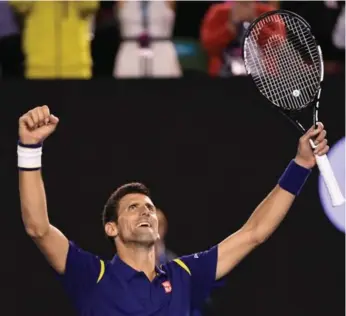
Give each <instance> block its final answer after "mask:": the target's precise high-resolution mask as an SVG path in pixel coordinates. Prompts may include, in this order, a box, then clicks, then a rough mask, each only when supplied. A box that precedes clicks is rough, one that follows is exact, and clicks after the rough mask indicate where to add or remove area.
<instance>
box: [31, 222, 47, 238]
mask: <svg viewBox="0 0 346 316" xmlns="http://www.w3.org/2000/svg"><path fill="white" fill-rule="evenodd" d="M48 230H49V226H46V225H45V226H42V227H40V226H36V225H28V226H26V227H25V231H26V233H27V235H28V236H29V237H30V238H32V239H40V238H43V237H44V236H45V235H46V234H47V233H48Z"/></svg>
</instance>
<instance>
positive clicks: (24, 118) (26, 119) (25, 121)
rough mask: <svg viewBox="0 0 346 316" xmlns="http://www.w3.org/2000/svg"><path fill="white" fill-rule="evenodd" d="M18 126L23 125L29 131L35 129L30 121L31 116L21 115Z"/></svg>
mask: <svg viewBox="0 0 346 316" xmlns="http://www.w3.org/2000/svg"><path fill="white" fill-rule="evenodd" d="M19 124H25V125H26V126H27V127H29V128H30V129H33V128H34V127H35V123H34V121H33V120H32V118H31V116H30V115H28V114H25V115H23V116H22V117H21V118H20V119H19Z"/></svg>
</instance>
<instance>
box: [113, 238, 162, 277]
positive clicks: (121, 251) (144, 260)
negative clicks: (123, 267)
mask: <svg viewBox="0 0 346 316" xmlns="http://www.w3.org/2000/svg"><path fill="white" fill-rule="evenodd" d="M117 252H118V256H119V258H120V259H121V260H122V261H124V262H125V263H126V264H127V265H129V266H130V267H131V268H133V269H135V270H137V271H143V272H144V273H145V275H146V276H147V278H148V279H149V280H150V281H152V280H153V279H154V278H155V275H156V272H155V247H154V246H152V247H143V246H139V245H136V244H123V243H121V244H120V243H119V244H118V245H117Z"/></svg>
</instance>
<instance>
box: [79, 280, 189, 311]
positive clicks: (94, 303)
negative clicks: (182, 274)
mask: <svg viewBox="0 0 346 316" xmlns="http://www.w3.org/2000/svg"><path fill="white" fill-rule="evenodd" d="M87 305H88V307H87V309H86V311H85V313H83V316H84V315H85V316H86V315H88V316H91V315H98V316H118V315H119V316H120V315H121V316H125V315H132V316H177V315H179V316H180V315H181V316H188V315H189V313H190V312H189V311H190V291H189V285H188V284H183V283H182V282H181V280H179V279H178V278H168V277H167V276H161V277H157V278H155V279H154V280H153V281H152V282H150V281H149V280H148V279H147V278H146V277H145V275H144V274H141V273H139V274H137V275H136V276H134V277H133V278H131V279H130V280H124V279H121V278H118V277H116V276H114V275H109V274H108V275H107V274H106V275H105V276H104V277H103V279H102V280H101V282H100V283H99V284H98V285H97V286H96V288H95V291H94V293H93V295H92V297H91V299H90V301H89V302H88V304H87Z"/></svg>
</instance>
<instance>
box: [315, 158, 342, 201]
mask: <svg viewBox="0 0 346 316" xmlns="http://www.w3.org/2000/svg"><path fill="white" fill-rule="evenodd" d="M315 158H316V162H317V166H318V168H319V169H320V172H321V176H322V177H323V180H324V183H325V184H326V187H327V190H328V192H329V195H330V198H331V200H332V205H333V207H335V206H339V205H342V204H343V203H345V198H344V196H343V195H342V192H341V190H340V187H339V185H338V182H337V180H336V178H335V175H334V172H333V169H332V166H331V165H330V162H329V159H328V157H327V155H323V156H318V155H315Z"/></svg>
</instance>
